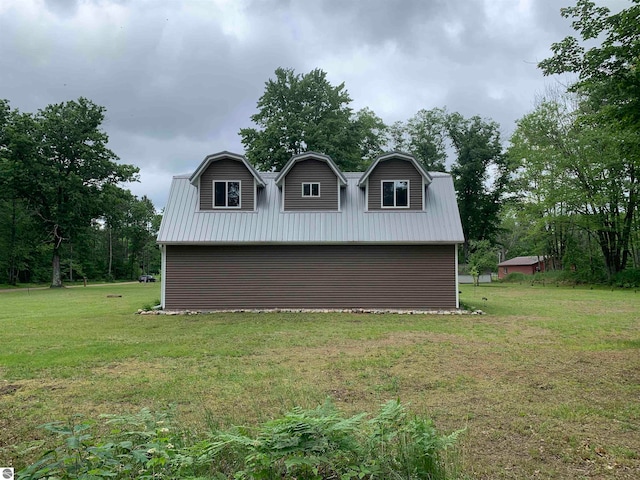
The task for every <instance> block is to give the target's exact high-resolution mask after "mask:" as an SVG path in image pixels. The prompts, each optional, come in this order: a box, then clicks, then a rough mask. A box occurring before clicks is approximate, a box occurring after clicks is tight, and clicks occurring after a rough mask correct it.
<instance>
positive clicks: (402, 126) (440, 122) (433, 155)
mask: <svg viewBox="0 0 640 480" xmlns="http://www.w3.org/2000/svg"><path fill="white" fill-rule="evenodd" d="M447 115H448V114H447V112H446V110H445V109H444V108H433V109H431V110H425V109H422V110H420V111H418V113H416V114H415V115H414V116H413V117H411V118H410V119H409V120H407V122H406V123H402V122H396V123H394V124H393V125H392V126H391V128H390V133H391V143H392V149H393V150H400V151H406V152H408V153H410V154H411V155H413V156H414V157H415V158H416V160H418V161H419V162H420V163H422V165H423V166H424V167H425V168H426V169H427V170H429V171H438V172H444V171H445V160H446V158H447V153H446V138H447V132H446V123H447Z"/></svg>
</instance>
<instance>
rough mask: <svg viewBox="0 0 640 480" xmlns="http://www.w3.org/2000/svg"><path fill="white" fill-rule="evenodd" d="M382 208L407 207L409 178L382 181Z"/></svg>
mask: <svg viewBox="0 0 640 480" xmlns="http://www.w3.org/2000/svg"><path fill="white" fill-rule="evenodd" d="M382 208H409V180H383V181H382Z"/></svg>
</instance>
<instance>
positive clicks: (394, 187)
mask: <svg viewBox="0 0 640 480" xmlns="http://www.w3.org/2000/svg"><path fill="white" fill-rule="evenodd" d="M431 180H432V179H431V176H430V175H429V173H428V172H427V171H426V170H425V169H424V168H423V167H422V165H420V163H419V162H418V161H417V160H416V159H415V158H414V157H413V156H412V155H408V154H406V153H400V152H391V153H386V154H384V155H381V156H379V157H378V158H377V159H376V160H375V161H374V162H373V163H372V164H371V166H370V167H369V168H368V169H367V171H366V172H364V173H363V174H362V177H360V181H359V182H358V186H359V187H361V188H364V189H366V198H367V201H366V205H367V210H368V211H415V210H424V209H425V190H426V188H427V186H428V185H429V184H430V183H431Z"/></svg>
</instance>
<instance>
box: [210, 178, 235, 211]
mask: <svg viewBox="0 0 640 480" xmlns="http://www.w3.org/2000/svg"><path fill="white" fill-rule="evenodd" d="M216 183H224V184H225V187H224V190H225V202H224V203H225V204H224V205H216ZM230 183H237V184H238V205H232V206H229V184H230ZM211 188H212V191H211V193H212V195H211V204H212V207H213V208H214V209H216V210H218V209H221V210H227V209H229V210H240V209H241V208H242V180H221V179H218V180H216V179H214V180H213V183H212V184H211Z"/></svg>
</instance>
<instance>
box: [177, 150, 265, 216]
mask: <svg viewBox="0 0 640 480" xmlns="http://www.w3.org/2000/svg"><path fill="white" fill-rule="evenodd" d="M189 181H190V182H191V184H192V185H193V186H195V187H196V188H197V189H198V201H199V205H198V209H199V210H201V211H205V210H206V211H208V210H216V211H229V212H233V211H253V210H255V209H256V201H257V189H258V187H264V186H265V183H264V180H262V178H261V177H260V174H259V173H258V172H257V171H256V170H255V168H253V166H252V165H251V164H250V163H249V162H248V161H247V159H246V157H245V156H243V155H238V154H236V153H231V152H220V153H214V154H212V155H208V156H207V157H205V159H204V160H203V161H202V163H201V164H200V166H199V167H198V168H197V169H196V171H195V172H194V173H193V175H191V177H190V178H189Z"/></svg>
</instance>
